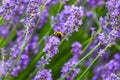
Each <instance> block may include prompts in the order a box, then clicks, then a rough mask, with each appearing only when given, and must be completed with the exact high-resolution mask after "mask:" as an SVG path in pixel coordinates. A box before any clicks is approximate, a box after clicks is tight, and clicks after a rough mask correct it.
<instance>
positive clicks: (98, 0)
mask: <svg viewBox="0 0 120 80" xmlns="http://www.w3.org/2000/svg"><path fill="white" fill-rule="evenodd" d="M104 3H105V2H104V1H103V0H87V5H88V6H89V7H93V8H94V7H97V6H101V5H103V4H104Z"/></svg>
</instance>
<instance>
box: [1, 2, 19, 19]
mask: <svg viewBox="0 0 120 80" xmlns="http://www.w3.org/2000/svg"><path fill="white" fill-rule="evenodd" d="M17 8H18V2H17V1H16V0H12V1H11V0H6V3H5V4H4V5H3V6H0V15H2V16H3V17H4V18H5V19H6V20H10V19H11V18H12V17H13V16H14V15H15V11H16V10H17Z"/></svg>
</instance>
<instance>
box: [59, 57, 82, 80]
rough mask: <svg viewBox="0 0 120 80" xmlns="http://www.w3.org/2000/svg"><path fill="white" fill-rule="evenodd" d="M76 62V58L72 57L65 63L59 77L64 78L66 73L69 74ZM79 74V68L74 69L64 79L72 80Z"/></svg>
mask: <svg viewBox="0 0 120 80" xmlns="http://www.w3.org/2000/svg"><path fill="white" fill-rule="evenodd" d="M77 62H78V58H77V57H76V56H74V57H72V58H71V59H70V60H69V61H68V62H67V63H65V64H64V66H63V67H62V70H61V77H64V76H65V74H66V73H67V72H69V71H70V70H71V69H72V67H73V66H75V65H76V64H77ZM79 72H80V69H79V68H75V69H74V70H73V71H72V72H71V73H70V74H69V75H68V76H67V77H66V78H65V80H74V78H75V76H76V75H77V74H78V73H79Z"/></svg>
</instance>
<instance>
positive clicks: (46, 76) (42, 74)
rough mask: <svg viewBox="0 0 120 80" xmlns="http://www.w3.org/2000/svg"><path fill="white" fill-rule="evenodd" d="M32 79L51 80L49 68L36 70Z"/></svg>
mask: <svg viewBox="0 0 120 80" xmlns="http://www.w3.org/2000/svg"><path fill="white" fill-rule="evenodd" d="M33 80H52V74H51V70H48V69H43V70H42V71H38V72H37V74H36V75H35V77H34V79H33Z"/></svg>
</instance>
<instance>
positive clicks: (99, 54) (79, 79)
mask: <svg viewBox="0 0 120 80" xmlns="http://www.w3.org/2000/svg"><path fill="white" fill-rule="evenodd" d="M108 47H109V46H106V47H105V48H104V49H103V50H102V52H100V53H98V55H97V57H96V58H95V59H94V60H93V61H92V63H91V64H90V65H89V66H88V67H87V69H86V70H85V71H84V72H83V73H82V74H81V76H80V77H79V78H78V79H77V80H81V78H82V77H83V76H84V75H85V73H86V72H87V71H88V70H89V69H90V67H91V66H92V65H93V64H94V63H95V61H96V60H97V59H98V58H99V57H100V56H101V54H103V53H104V52H105V51H106V50H107V48H108Z"/></svg>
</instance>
